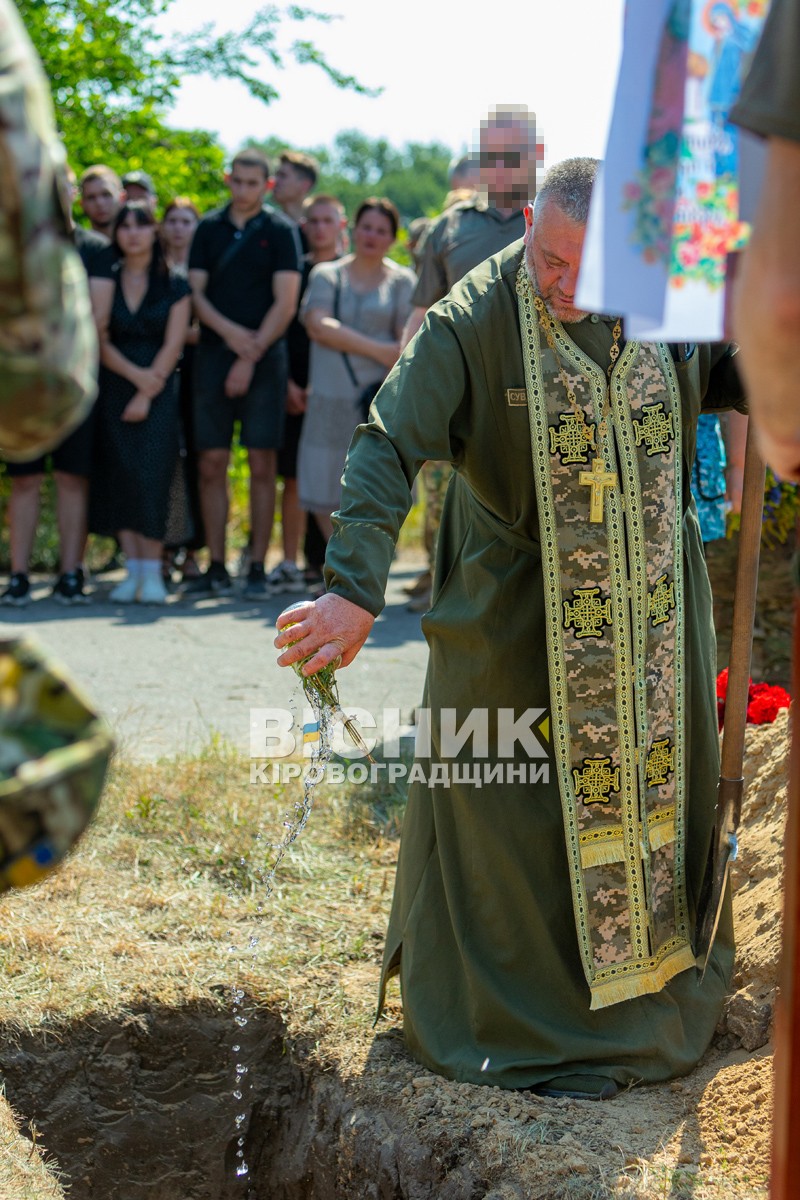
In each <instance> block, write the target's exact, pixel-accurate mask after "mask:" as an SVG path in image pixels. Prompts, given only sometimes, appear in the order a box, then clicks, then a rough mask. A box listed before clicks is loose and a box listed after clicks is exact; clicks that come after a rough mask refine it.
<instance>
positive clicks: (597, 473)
mask: <svg viewBox="0 0 800 1200" xmlns="http://www.w3.org/2000/svg"><path fill="white" fill-rule="evenodd" d="M578 483H581V484H583V485H584V486H586V487H590V488H591V489H592V495H591V497H590V500H589V520H590V521H593V522H594V523H595V524H598V523H599V522H600V521H602V520H603V496H604V490H603V489H604V488H607V487H616V486H617V473H616V471H607V470H606V468H605V463H604V462H603V460H602V458H593V459H592V469H591V471H581V473H580V475H579V476H578Z"/></svg>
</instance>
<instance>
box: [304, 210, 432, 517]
mask: <svg viewBox="0 0 800 1200" xmlns="http://www.w3.org/2000/svg"><path fill="white" fill-rule="evenodd" d="M399 221H400V219H399V214H398V212H397V209H396V208H395V206H394V205H393V204H392V203H391V201H389V200H386V199H384V198H378V197H370V198H369V199H368V200H365V201H364V202H363V203H362V204H361V205H360V206H359V208H358V210H357V212H356V218H355V225H354V228H353V253H352V254H348V255H346V256H345V257H344V258H342V259H339V260H338V261H337V262H335V263H320V264H319V265H318V266H316V267H314V268H313V270H312V272H311V275H310V278H309V283H308V289H307V291H306V294H305V297H304V298H303V303H302V306H301V310H300V319H301V320H302V321H303V323H304V324H305V327H306V330H307V332H308V336H309V338H310V339H311V343H312V345H311V363H310V377H309V393H308V398H307V405H306V415H305V421H304V424H303V432H302V435H301V438H300V450H299V455H298V468H297V475H298V490H299V496H300V504H301V506H302V508H304V509H305V510H306V511H307V512H312V513H314V515H315V518H316V520H317V522H318V524H319V526H320V529H321V530H322V532H323V534H324V535H325V538H326V540H327V539H328V538H329V537H330V535H331V533H332V529H333V526H332V524H331V513H332V512H333V511H334V510H335V509H336V508H338V506H339V499H340V495H341V475H342V468H343V467H344V461H345V458H346V456H347V448H348V446H349V444H350V439H351V437H352V435H353V431H354V430H355V428H356V425H357V424H358V423H359V421H360V420H362V419H363V413H362V412H361V411H360V408H359V404H360V401H361V400H362V398H363V396H364V393H365V390H366V389H367V388H374V390H377V386H378V385H379V384H380V382H381V380H383V379H384V378H385V377H386V374H387V372H388V371H389V369H390V368H391V367H392V365H393V364H394V362H395V360H396V358H397V355H398V353H399V349H400V345H399V341H400V334H401V333H402V329H403V324H404V322H405V320H406V318H407V316H408V311H409V305H410V300H411V291H412V289H413V287H414V282H415V280H414V274H413V272H412V271H410V270H409V269H408V268H407V267H399V266H397V264H396V263H394V262H392V261H391V259H389V258H387V257H386V255H387V254H388V252H389V250H390V248H391V246H392V243H393V242H394V240H395V238H396V237H397V231H398V228H399Z"/></svg>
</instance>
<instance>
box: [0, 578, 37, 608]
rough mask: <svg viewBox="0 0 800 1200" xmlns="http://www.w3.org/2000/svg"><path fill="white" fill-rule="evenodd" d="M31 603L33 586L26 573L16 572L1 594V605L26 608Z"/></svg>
mask: <svg viewBox="0 0 800 1200" xmlns="http://www.w3.org/2000/svg"><path fill="white" fill-rule="evenodd" d="M30 602H31V585H30V581H29V580H28V576H27V575H26V574H25V572H24V571H15V573H14V574H13V575H12V576H11V578H10V579H9V581H8V584H7V586H6V588H5V591H3V593H2V594H0V604H8V605H10V606H11V607H12V608H24V607H25V605H26V604H30Z"/></svg>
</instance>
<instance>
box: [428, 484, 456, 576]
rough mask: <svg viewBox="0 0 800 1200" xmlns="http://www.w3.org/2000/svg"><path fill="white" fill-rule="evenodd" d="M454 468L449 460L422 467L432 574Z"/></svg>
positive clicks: (429, 560) (429, 562) (429, 561)
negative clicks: (445, 500)
mask: <svg viewBox="0 0 800 1200" xmlns="http://www.w3.org/2000/svg"><path fill="white" fill-rule="evenodd" d="M452 474H453V468H452V466H451V464H450V463H449V462H426V463H425V464H424V465H423V467H422V483H423V486H424V488H425V526H424V538H425V552H426V554H427V555H428V564H429V567H430V572H431V575H432V574H433V566H434V563H435V562H436V544H437V542H438V540H439V524H440V522H441V519H442V506H443V505H444V496H445V492H446V491H447V486H448V484H449V483H450V476H451V475H452Z"/></svg>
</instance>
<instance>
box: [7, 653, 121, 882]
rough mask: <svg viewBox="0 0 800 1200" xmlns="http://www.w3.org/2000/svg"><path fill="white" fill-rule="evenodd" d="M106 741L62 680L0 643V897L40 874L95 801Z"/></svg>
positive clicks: (36, 656)
mask: <svg viewBox="0 0 800 1200" xmlns="http://www.w3.org/2000/svg"><path fill="white" fill-rule="evenodd" d="M113 745H114V743H113V739H112V737H111V734H110V732H109V731H108V729H107V727H106V726H105V724H104V722H103V721H102V720H101V719H100V718H99V717H98V716H97V714H96V713H95V712H93V711H92V709H91V707H90V706H89V704H88V703H87V701H86V700H85V699H84V698H83V696H81V695H80V693H79V691H78V690H77V689H76V688H75V686H74V684H73V683H72V682H71V681H70V679H69V678H68V677H67V675H66V674H65V673H64V672H63V671H62V670H61V669H60V668H59V667H57V666H55V665H54V664H53V663H52V662H50V661H49V659H48V658H47V657H46V656H45V655H44V654H43V652H42V651H41V650H40V649H38V648H37V647H35V646H34V645H32V644H31V643H30V642H28V641H26V640H22V639H11V640H4V639H0V892H2V891H6V890H7V889H8V888H12V887H24V886H26V885H27V884H30V883H35V882H37V880H39V879H41V878H42V877H43V876H44V875H46V874H48V872H49V871H51V870H52V869H53V868H54V867H55V866H56V865H57V864H58V863H59V862H60V861H61V860H62V859H63V858H64V856H65V855H66V854H67V852H68V851H69V850H70V849H71V848H72V846H74V844H75V843H76V842H77V840H78V838H79V837H80V836H81V834H82V833H83V831H84V830H85V829H86V827H87V825H88V824H89V822H90V821H91V819H92V816H93V814H94V811H95V809H96V808H97V804H98V801H99V799H100V793H101V791H102V788H103V781H104V779H105V774H106V769H107V767H108V762H109V759H110V756H111V751H112V749H113Z"/></svg>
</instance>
